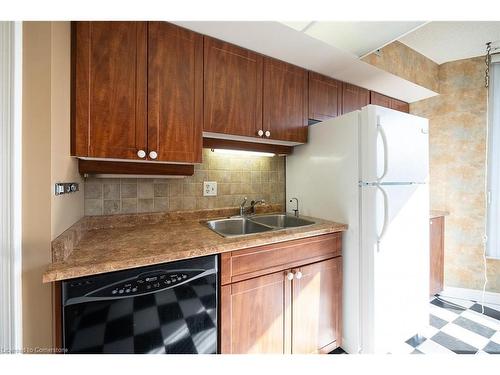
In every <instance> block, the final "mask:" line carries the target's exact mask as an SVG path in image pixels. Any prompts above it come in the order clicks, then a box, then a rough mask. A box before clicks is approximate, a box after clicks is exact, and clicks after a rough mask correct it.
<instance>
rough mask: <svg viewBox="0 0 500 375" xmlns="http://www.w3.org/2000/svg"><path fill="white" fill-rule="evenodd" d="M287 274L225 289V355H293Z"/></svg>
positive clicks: (223, 340)
mask: <svg viewBox="0 0 500 375" xmlns="http://www.w3.org/2000/svg"><path fill="white" fill-rule="evenodd" d="M290 288H291V281H289V280H288V279H287V278H286V272H276V273H273V274H270V275H265V276H261V277H256V278H253V279H250V280H245V281H241V282H237V283H233V284H230V285H224V286H222V287H221V352H222V354H231V353H233V354H244V353H290V294H291V293H290Z"/></svg>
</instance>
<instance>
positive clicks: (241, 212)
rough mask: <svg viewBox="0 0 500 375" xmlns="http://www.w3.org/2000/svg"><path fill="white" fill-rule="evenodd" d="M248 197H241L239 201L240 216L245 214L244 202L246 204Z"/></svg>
mask: <svg viewBox="0 0 500 375" xmlns="http://www.w3.org/2000/svg"><path fill="white" fill-rule="evenodd" d="M247 200H248V198H247V197H245V198H243V201H242V202H241V203H240V216H243V215H245V204H247Z"/></svg>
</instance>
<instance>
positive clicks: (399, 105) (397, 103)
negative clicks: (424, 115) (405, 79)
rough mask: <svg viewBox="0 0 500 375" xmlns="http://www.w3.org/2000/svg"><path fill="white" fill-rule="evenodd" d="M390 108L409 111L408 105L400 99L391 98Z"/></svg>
mask: <svg viewBox="0 0 500 375" xmlns="http://www.w3.org/2000/svg"><path fill="white" fill-rule="evenodd" d="M391 108H392V109H395V110H396V111H401V112H406V113H410V105H409V104H408V103H406V102H403V101H402V100H398V99H394V98H392V99H391Z"/></svg>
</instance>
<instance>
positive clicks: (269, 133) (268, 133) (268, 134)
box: [266, 130, 271, 138]
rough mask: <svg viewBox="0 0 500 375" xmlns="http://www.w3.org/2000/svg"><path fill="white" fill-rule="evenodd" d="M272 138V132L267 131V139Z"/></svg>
mask: <svg viewBox="0 0 500 375" xmlns="http://www.w3.org/2000/svg"><path fill="white" fill-rule="evenodd" d="M270 136H271V132H270V131H269V130H266V137H267V138H269V137H270Z"/></svg>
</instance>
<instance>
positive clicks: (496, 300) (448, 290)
mask: <svg viewBox="0 0 500 375" xmlns="http://www.w3.org/2000/svg"><path fill="white" fill-rule="evenodd" d="M439 294H440V295H442V296H443V297H451V298H460V299H468V300H473V301H478V302H481V301H482V300H483V291H482V290H477V289H466V288H455V287H451V286H447V287H445V288H444V290H443V291H442V292H441V293H439ZM484 303H491V304H494V305H500V293H495V292H485V293H484Z"/></svg>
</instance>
